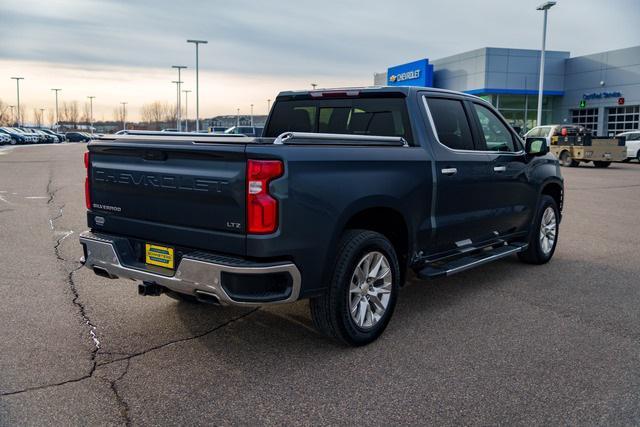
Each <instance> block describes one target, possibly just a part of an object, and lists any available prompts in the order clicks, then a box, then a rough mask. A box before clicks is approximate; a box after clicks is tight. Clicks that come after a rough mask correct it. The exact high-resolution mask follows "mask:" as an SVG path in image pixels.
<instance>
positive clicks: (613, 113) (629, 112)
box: [607, 105, 640, 136]
mask: <svg viewBox="0 0 640 427" xmlns="http://www.w3.org/2000/svg"><path fill="white" fill-rule="evenodd" d="M639 116H640V105H630V106H625V107H611V108H607V134H608V135H609V136H613V135H616V134H619V133H620V132H624V131H627V130H636V129H638V128H640V117H639Z"/></svg>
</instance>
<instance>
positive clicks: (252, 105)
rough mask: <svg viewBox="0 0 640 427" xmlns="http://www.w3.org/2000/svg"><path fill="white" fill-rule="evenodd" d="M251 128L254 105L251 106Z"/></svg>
mask: <svg viewBox="0 0 640 427" xmlns="http://www.w3.org/2000/svg"><path fill="white" fill-rule="evenodd" d="M251 127H253V104H251Z"/></svg>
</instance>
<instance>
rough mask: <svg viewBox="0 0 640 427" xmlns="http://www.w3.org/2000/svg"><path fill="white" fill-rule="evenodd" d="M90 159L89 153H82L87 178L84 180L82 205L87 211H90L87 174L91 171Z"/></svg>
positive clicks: (89, 187) (89, 189) (89, 185)
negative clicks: (83, 204)
mask: <svg viewBox="0 0 640 427" xmlns="http://www.w3.org/2000/svg"><path fill="white" fill-rule="evenodd" d="M90 162H91V159H90V157H89V152H88V151H87V152H85V153H84V168H85V169H86V170H87V176H86V177H85V178H84V203H85V206H86V207H87V209H91V181H90V180H89V176H90V175H89V173H90V171H91V163H90Z"/></svg>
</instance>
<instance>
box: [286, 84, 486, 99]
mask: <svg viewBox="0 0 640 427" xmlns="http://www.w3.org/2000/svg"><path fill="white" fill-rule="evenodd" d="M418 91H420V92H435V93H448V94H452V95H462V96H466V97H469V98H474V99H482V98H479V97H477V96H475V95H470V94H468V93H464V92H457V91H455V90H448V89H437V88H433V87H422V86H361V87H336V88H323V89H314V90H287V91H282V92H280V93H279V94H278V98H280V97H294V98H295V97H299V96H312V97H313V96H314V94H317V96H318V97H320V96H321V94H323V93H327V92H329V93H340V92H345V93H347V95H349V92H353V95H352V96H357V94H358V93H379V94H402V95H404V96H409V95H410V94H413V93H416V92H418Z"/></svg>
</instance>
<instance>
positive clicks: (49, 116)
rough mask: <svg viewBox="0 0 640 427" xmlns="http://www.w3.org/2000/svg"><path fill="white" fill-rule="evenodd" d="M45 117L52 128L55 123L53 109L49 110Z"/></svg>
mask: <svg viewBox="0 0 640 427" xmlns="http://www.w3.org/2000/svg"><path fill="white" fill-rule="evenodd" d="M47 119H48V120H47V121H48V122H49V127H50V128H53V125H54V124H55V123H56V114H55V113H54V112H53V110H49V113H48V114H47Z"/></svg>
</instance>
